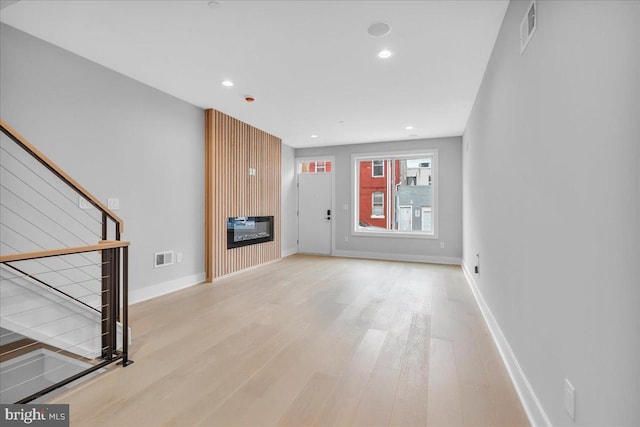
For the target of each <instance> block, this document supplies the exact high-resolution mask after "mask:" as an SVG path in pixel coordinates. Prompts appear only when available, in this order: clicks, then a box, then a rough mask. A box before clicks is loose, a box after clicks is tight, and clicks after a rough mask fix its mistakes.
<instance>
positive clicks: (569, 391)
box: [564, 378, 576, 421]
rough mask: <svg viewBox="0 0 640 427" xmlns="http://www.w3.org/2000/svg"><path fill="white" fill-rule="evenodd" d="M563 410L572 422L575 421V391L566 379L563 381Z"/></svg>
mask: <svg viewBox="0 0 640 427" xmlns="http://www.w3.org/2000/svg"><path fill="white" fill-rule="evenodd" d="M564 409H565V410H566V411H567V414H568V415H569V417H571V420H572V421H575V420H576V389H575V388H573V386H572V385H571V383H570V382H569V380H568V379H566V378H565V379H564Z"/></svg>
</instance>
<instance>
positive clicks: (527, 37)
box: [520, 0, 538, 55]
mask: <svg viewBox="0 0 640 427" xmlns="http://www.w3.org/2000/svg"><path fill="white" fill-rule="evenodd" d="M537 27H538V6H537V5H536V2H535V0H534V1H532V2H531V4H530V5H529V7H528V8H527V13H526V14H525V15H524V17H523V18H522V22H520V54H521V55H522V54H523V53H524V50H525V49H526V48H527V45H528V44H529V41H531V38H532V37H533V33H535V31H536V28H537Z"/></svg>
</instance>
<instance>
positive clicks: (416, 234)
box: [351, 229, 438, 240]
mask: <svg viewBox="0 0 640 427" xmlns="http://www.w3.org/2000/svg"><path fill="white" fill-rule="evenodd" d="M351 235H352V236H356V237H386V238H398V239H425V240H437V239H438V235H437V234H436V233H427V232H423V231H384V230H379V229H378V230H371V231H369V230H363V229H358V230H351Z"/></svg>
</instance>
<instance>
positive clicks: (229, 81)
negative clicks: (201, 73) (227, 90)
mask: <svg viewBox="0 0 640 427" xmlns="http://www.w3.org/2000/svg"><path fill="white" fill-rule="evenodd" d="M222 86H226V87H231V86H233V82H232V81H231V80H223V81H222Z"/></svg>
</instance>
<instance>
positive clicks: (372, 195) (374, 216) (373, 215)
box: [371, 191, 384, 218]
mask: <svg viewBox="0 0 640 427" xmlns="http://www.w3.org/2000/svg"><path fill="white" fill-rule="evenodd" d="M375 194H380V195H381V196H382V202H381V203H380V206H382V212H383V214H382V215H377V214H374V213H373V212H374V210H375V209H374V208H375V206H376V203H375V201H374V195H375ZM371 218H384V193H383V192H382V191H374V192H373V193H371Z"/></svg>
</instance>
